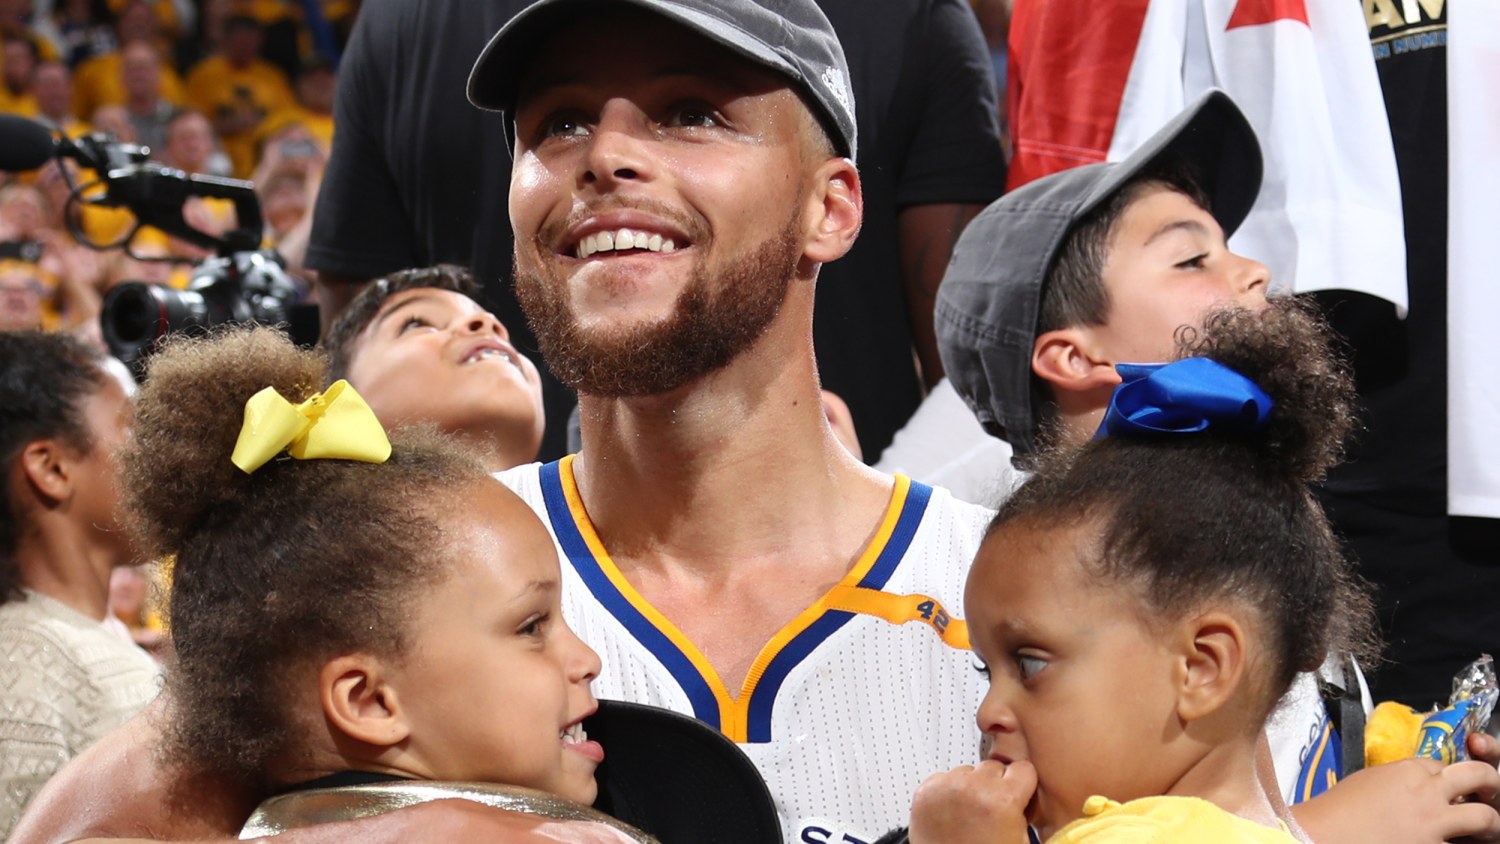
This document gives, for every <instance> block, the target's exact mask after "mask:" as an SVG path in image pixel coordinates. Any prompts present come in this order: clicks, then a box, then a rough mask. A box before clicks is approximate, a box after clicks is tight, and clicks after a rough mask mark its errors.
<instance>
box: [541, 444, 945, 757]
mask: <svg viewBox="0 0 1500 844" xmlns="http://www.w3.org/2000/svg"><path fill="white" fill-rule="evenodd" d="M541 485H542V495H543V499H544V501H545V502H546V506H547V517H548V519H549V520H550V521H551V522H552V527H553V530H554V532H555V533H556V535H557V540H558V543H559V544H560V545H561V546H562V549H563V553H564V554H565V555H566V556H567V558H568V561H569V562H570V563H571V564H572V565H573V568H574V569H575V570H576V571H577V572H578V574H579V576H580V577H581V578H582V579H583V582H584V583H585V584H586V585H587V586H588V588H589V591H590V592H591V593H592V594H593V596H594V598H595V600H597V601H599V603H600V604H601V605H603V606H604V607H605V608H606V609H607V610H608V611H609V612H610V614H611V615H613V616H614V617H615V618H616V619H617V620H619V622H620V623H621V624H623V625H624V626H625V629H626V630H628V631H630V634H631V635H632V636H634V637H635V639H636V640H637V641H639V642H640V643H641V644H642V645H645V646H646V649H647V650H649V651H651V653H652V654H653V655H654V656H655V657H656V658H657V660H659V661H660V662H661V664H662V666H663V667H664V668H666V669H667V671H668V672H670V673H671V675H672V677H673V678H674V679H676V681H677V682H678V684H679V685H681V687H682V689H683V691H684V692H685V693H686V694H687V697H688V701H689V702H690V704H691V706H692V708H693V714H694V715H695V716H696V717H697V718H698V719H699V720H701V721H703V722H705V723H707V724H709V725H711V726H713V727H714V728H716V729H718V730H719V731H720V732H722V733H723V734H724V735H725V736H728V737H729V738H730V739H732V740H734V741H737V742H767V741H770V740H771V711H772V707H773V705H774V704H775V701H776V694H777V692H778V691H779V690H780V688H781V685H782V683H783V682H784V681H785V680H786V678H787V676H788V675H789V674H790V673H791V671H792V669H793V668H795V667H796V666H797V665H798V664H799V663H801V661H802V660H803V659H805V658H806V657H807V655H808V654H810V653H812V652H813V651H814V650H815V649H816V648H817V647H818V645H820V644H822V643H823V642H824V641H825V640H827V639H828V637H829V636H831V635H833V633H834V632H835V631H837V630H838V629H839V628H841V627H843V626H844V625H845V624H846V623H848V621H849V620H850V619H852V618H853V617H854V616H855V614H856V613H864V614H869V615H874V616H877V617H880V618H884V619H886V620H887V621H891V622H892V623H896V624H900V623H904V622H906V621H910V620H922V621H925V622H927V623H928V624H931V625H932V626H933V629H934V630H937V631H938V633H939V635H942V636H943V638H944V641H946V642H948V643H949V644H950V645H954V646H955V647H967V639H968V637H967V634H966V633H963V630H962V627H963V622H961V621H958V620H957V619H953V620H952V621H951V622H950V623H946V624H943V625H940V624H938V623H936V622H934V620H933V619H934V618H937V617H938V614H939V613H941V615H942V617H943V618H946V612H944V611H943V609H942V607H941V606H936V609H935V610H934V605H935V604H936V602H933V601H931V600H930V599H927V598H926V596H921V595H916V596H905V595H889V594H887V593H884V592H881V591H880V589H881V587H883V586H884V585H885V583H886V581H888V580H889V579H890V577H891V575H892V574H893V573H894V572H895V571H896V568H897V566H898V565H900V563H901V560H902V558H903V557H904V556H905V555H906V551H907V549H908V548H909V547H910V546H911V541H912V537H913V536H915V535H916V532H917V528H918V527H919V526H920V525H921V524H922V515H923V514H924V513H925V512H926V510H927V504H928V501H929V500H930V499H931V496H932V489H931V488H930V487H928V486H925V485H923V484H919V483H915V482H913V481H912V480H911V479H909V478H906V477H901V476H897V478H896V483H895V488H894V489H893V490H892V492H891V499H890V503H889V504H888V505H887V507H886V512H885V515H884V517H883V518H882V519H881V522H880V527H879V529H878V530H877V531H876V532H875V536H874V538H873V539H871V540H870V544H869V545H868V546H867V547H866V548H865V550H864V552H863V553H861V554H860V557H859V559H858V560H857V561H856V562H855V564H854V566H853V568H851V569H850V570H849V573H848V574H847V575H845V577H844V579H843V580H842V581H840V582H839V583H838V585H836V586H835V587H833V589H831V590H829V592H828V594H826V595H824V596H823V597H822V598H820V599H819V600H818V601H817V602H815V603H814V604H813V605H812V606H810V607H808V608H807V609H806V610H804V611H803V612H802V613H801V614H799V615H798V616H797V617H796V618H794V619H792V621H791V622H790V623H788V624H787V625H786V626H785V627H783V628H782V629H781V630H780V631H778V632H777V633H776V635H775V636H773V637H771V641H769V642H767V643H766V645H765V647H763V648H761V651H760V654H759V655H757V656H756V658H755V662H754V663H753V664H752V665H751V667H750V671H749V673H748V674H747V675H746V676H745V682H744V684H743V685H742V686H741V687H740V692H739V695H737V696H733V695H730V693H729V689H728V688H727V687H726V686H725V685H724V683H723V681H722V680H720V679H719V675H718V673H717V672H715V671H714V669H713V666H712V665H710V664H709V662H708V659H707V658H705V657H704V656H703V654H702V653H701V652H700V651H699V650H698V648H697V647H696V646H694V645H693V643H692V642H691V641H689V640H688V638H687V637H686V636H685V635H683V633H682V631H680V630H678V629H677V627H676V625H674V624H672V622H671V621H669V620H668V619H667V618H666V617H665V616H663V615H662V614H661V613H660V612H659V611H658V610H657V609H656V608H655V607H653V606H651V604H650V603H649V602H647V601H646V599H645V598H643V597H642V596H641V595H640V594H639V593H638V592H636V590H635V587H633V586H631V585H630V582H629V581H627V580H626V579H625V576H624V575H623V574H622V573H621V572H620V570H619V568H618V567H616V566H615V563H614V561H613V560H611V559H610V557H609V552H608V551H606V550H605V548H604V544H603V543H602V542H601V541H600V540H599V535H598V533H597V532H595V530H594V526H593V523H592V522H591V521H590V520H589V516H588V512H587V511H586V510H585V509H584V506H583V500H582V498H581V497H580V496H579V494H578V485H577V483H576V482H575V481H574V479H573V458H572V457H565V458H563V459H562V460H561V461H558V462H556V463H549V464H547V465H545V466H543V467H542V468H541ZM881 596H884V597H881ZM924 601H926V603H925V604H924V603H923V602H924ZM919 606H920V607H923V609H918V607H919ZM924 609H925V611H926V612H927V613H928V616H930V617H924V616H923V614H922V613H923V611H924ZM944 627H946V628H947V630H949V631H957V633H962V634H963V635H962V642H963V644H962V645H959V644H957V643H956V642H957V641H958V639H957V638H956V634H955V633H952V632H950V633H946V634H945V633H944Z"/></svg>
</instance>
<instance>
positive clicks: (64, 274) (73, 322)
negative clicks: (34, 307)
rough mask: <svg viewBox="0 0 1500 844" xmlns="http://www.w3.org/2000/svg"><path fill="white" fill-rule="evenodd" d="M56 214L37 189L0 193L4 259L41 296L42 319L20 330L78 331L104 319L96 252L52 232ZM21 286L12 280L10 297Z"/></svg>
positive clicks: (0, 239)
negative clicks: (24, 277) (77, 327)
mask: <svg viewBox="0 0 1500 844" xmlns="http://www.w3.org/2000/svg"><path fill="white" fill-rule="evenodd" d="M54 219H56V215H55V214H54V213H53V212H52V209H51V205H50V203H49V202H48V201H47V198H46V196H45V195H44V194H43V193H42V192H41V190H40V189H39V188H37V187H35V186H32V185H22V184H16V185H7V186H6V187H4V188H0V259H4V260H7V261H9V262H13V263H10V264H7V269H8V270H9V271H10V272H12V273H20V274H23V275H26V276H27V284H28V285H29V286H30V287H31V289H32V290H33V291H34V292H36V293H37V294H38V296H39V301H38V303H37V304H38V307H39V308H40V312H39V317H38V319H37V321H36V322H34V323H33V322H31V321H30V320H31V317H29V316H28V317H26V320H27V322H26V324H23V325H11V326H10V327H12V328H15V327H20V328H38V327H40V328H46V329H48V330H56V329H59V328H73V327H76V326H78V325H80V324H83V323H86V322H89V321H91V320H93V319H94V318H95V317H96V316H98V314H99V304H100V295H99V288H98V283H99V273H100V270H99V267H98V262H97V261H95V260H93V255H92V253H90V252H88V250H87V249H86V248H85V247H82V246H80V245H79V244H77V243H75V242H74V241H73V240H72V238H71V237H69V236H68V235H67V234H65V233H64V232H63V231H61V230H60V229H57V228H54V227H52V222H53V220H54ZM21 287H22V285H21V283H20V282H19V281H18V280H17V279H15V278H11V279H10V280H9V282H8V285H7V289H8V294H7V295H12V296H14V295H16V291H17V290H19V289H20V288H21Z"/></svg>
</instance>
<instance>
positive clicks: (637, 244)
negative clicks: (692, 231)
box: [578, 229, 677, 259]
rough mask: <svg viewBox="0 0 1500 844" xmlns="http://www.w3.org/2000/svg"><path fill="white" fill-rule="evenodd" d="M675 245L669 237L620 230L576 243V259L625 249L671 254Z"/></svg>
mask: <svg viewBox="0 0 1500 844" xmlns="http://www.w3.org/2000/svg"><path fill="white" fill-rule="evenodd" d="M676 248H677V243H676V242H675V241H673V240H672V239H671V238H670V237H662V236H661V235H659V234H647V233H646V232H638V231H632V230H630V229H620V230H618V231H612V232H595V233H594V234H591V235H589V236H587V237H585V238H584V239H583V240H580V241H579V242H578V257H579V258H580V259H582V258H587V257H588V256H590V255H592V254H594V253H595V252H618V251H621V250H625V249H646V250H649V251H651V252H671V251H672V250H674V249H676Z"/></svg>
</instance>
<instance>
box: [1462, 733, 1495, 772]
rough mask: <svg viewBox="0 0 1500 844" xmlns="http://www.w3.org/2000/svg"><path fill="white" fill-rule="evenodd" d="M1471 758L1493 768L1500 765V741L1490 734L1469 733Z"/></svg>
mask: <svg viewBox="0 0 1500 844" xmlns="http://www.w3.org/2000/svg"><path fill="white" fill-rule="evenodd" d="M1469 756H1470V757H1472V758H1474V759H1477V760H1479V761H1480V762H1484V763H1486V764H1488V765H1489V766H1490V767H1491V768H1493V767H1495V766H1496V765H1500V741H1496V740H1495V737H1494V736H1492V735H1490V734H1489V733H1469Z"/></svg>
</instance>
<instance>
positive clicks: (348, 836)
mask: <svg viewBox="0 0 1500 844" xmlns="http://www.w3.org/2000/svg"><path fill="white" fill-rule="evenodd" d="M158 840H172V839H166V838H159V839H153V838H83V839H62V840H58V841H54V842H51V844H149V842H153V841H158ZM196 840H197V842H198V844H240V839H238V838H236V837H233V836H225V837H223V838H200V839H196ZM253 840H255V841H259V842H264V844H345V842H349V841H359V842H362V844H423V842H431V844H447V842H451V841H490V842H497V844H560V842H568V844H628V843H629V842H634V841H635V839H633V838H631V837H630V836H628V835H626V834H625V833H623V832H620V831H618V830H616V829H612V828H611V827H608V826H605V825H604V824H599V823H591V822H587V821H558V820H553V819H550V818H545V817H541V816H539V815H526V814H521V813H518V812H509V811H506V810H504V809H497V808H494V807H492V806H485V805H482V804H479V803H474V802H472V801H469V800H457V799H454V800H434V801H432V802H430V803H420V804H418V805H416V806H409V807H407V808H405V809H397V810H395V811H393V812H387V813H385V814H383V815H376V816H374V817H369V818H362V819H360V820H355V821H341V822H338V823H328V824H319V825H317V826H309V827H304V828H302V829H292V830H288V831H286V832H283V833H281V834H280V835H277V836H275V837H274V838H258V839H253Z"/></svg>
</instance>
